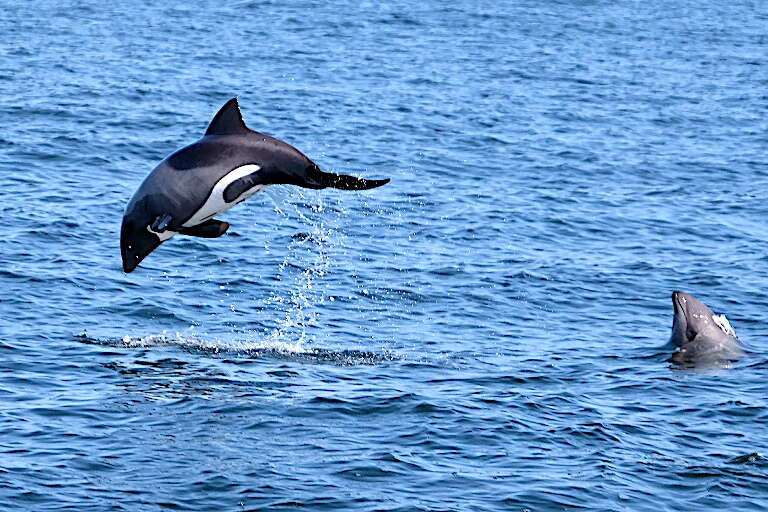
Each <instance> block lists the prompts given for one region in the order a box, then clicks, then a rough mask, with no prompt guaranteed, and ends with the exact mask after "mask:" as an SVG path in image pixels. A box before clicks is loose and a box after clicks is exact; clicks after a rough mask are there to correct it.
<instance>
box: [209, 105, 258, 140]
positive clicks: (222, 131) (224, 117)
mask: <svg viewBox="0 0 768 512" xmlns="http://www.w3.org/2000/svg"><path fill="white" fill-rule="evenodd" d="M250 131H251V130H249V129H248V127H247V126H245V121H243V115H242V114H241V113H240V105H238V104H237V98H232V99H231V100H229V101H228V102H226V103H225V104H224V106H223V107H221V109H220V110H219V111H218V112H217V113H216V115H215V116H213V121H211V124H209V125H208V129H207V130H206V131H205V134H206V135H239V134H246V133H250Z"/></svg>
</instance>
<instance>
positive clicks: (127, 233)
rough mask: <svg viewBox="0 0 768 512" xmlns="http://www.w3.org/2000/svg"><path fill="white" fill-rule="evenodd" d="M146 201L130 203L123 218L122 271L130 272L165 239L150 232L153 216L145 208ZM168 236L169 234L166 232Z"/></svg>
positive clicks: (121, 242) (121, 238)
mask: <svg viewBox="0 0 768 512" xmlns="http://www.w3.org/2000/svg"><path fill="white" fill-rule="evenodd" d="M146 203H147V201H138V202H136V203H134V202H131V203H130V204H129V205H128V209H127V210H126V212H125V216H123V225H122V227H121V228H120V255H121V256H122V258H123V271H124V272H126V273H128V272H132V271H133V270H134V269H135V268H136V267H137V266H138V265H139V263H141V260H143V259H144V258H146V257H147V255H148V254H149V253H151V252H152V251H154V250H155V249H157V247H158V246H159V245H160V244H161V243H162V242H163V241H164V240H165V239H167V238H170V236H168V237H166V238H165V239H161V236H163V235H164V233H160V234H158V233H156V232H153V231H151V226H152V223H153V222H154V221H155V219H156V216H153V215H152V214H151V212H150V211H149V209H148V208H147V204H146ZM166 233H168V234H169V235H170V234H171V232H166Z"/></svg>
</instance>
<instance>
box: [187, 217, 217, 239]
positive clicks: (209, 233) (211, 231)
mask: <svg viewBox="0 0 768 512" xmlns="http://www.w3.org/2000/svg"><path fill="white" fill-rule="evenodd" d="M228 229H229V222H224V221H220V220H216V219H210V220H207V221H205V222H203V223H202V224H198V225H197V226H192V227H190V228H181V229H179V233H181V234H182V235H187V236H197V237H200V238H219V237H220V236H221V235H223V234H224V233H226V232H227V230H228Z"/></svg>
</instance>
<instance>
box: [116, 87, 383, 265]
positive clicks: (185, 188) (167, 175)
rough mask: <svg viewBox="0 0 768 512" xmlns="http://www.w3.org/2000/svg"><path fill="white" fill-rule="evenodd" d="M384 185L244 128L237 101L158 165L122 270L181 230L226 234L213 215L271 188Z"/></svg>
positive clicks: (126, 222)
mask: <svg viewBox="0 0 768 512" xmlns="http://www.w3.org/2000/svg"><path fill="white" fill-rule="evenodd" d="M386 183H389V179H383V180H366V179H362V178H356V177H354V176H346V175H338V174H331V173H326V172H323V171H321V170H320V168H319V167H318V166H317V164H315V163H314V162H313V161H312V160H310V159H309V158H307V157H306V156H305V155H304V154H303V153H302V152H301V151H299V150H298V149H296V148H294V147H293V146H291V145H290V144H287V143H285V142H283V141H281V140H278V139H276V138H274V137H270V136H269V135H265V134H263V133H259V132H256V131H253V130H251V129H250V128H248V127H247V126H245V122H244V121H243V117H242V115H241V114H240V107H239V106H238V104H237V98H232V99H231V100H229V101H228V102H227V103H226V104H225V105H224V106H223V107H222V108H221V110H219V112H218V113H217V114H216V116H215V117H214V118H213V121H211V124H210V125H209V126H208V130H207V131H206V132H205V135H204V136H203V138H202V139H200V140H198V141H197V142H195V143H194V144H192V145H190V146H187V147H185V148H182V149H180V150H178V151H176V152H175V153H173V154H172V155H170V156H168V157H167V158H166V159H165V160H163V161H162V162H160V164H159V165H158V166H157V167H155V169H154V170H153V171H152V172H151V173H150V174H149V176H147V178H146V179H145V180H144V182H143V183H142V184H141V186H140V187H139V189H138V190H137V191H136V193H135V194H134V196H133V198H132V199H131V201H130V202H129V203H128V206H127V207H126V209H125V215H124V216H123V225H122V228H121V230H120V253H121V255H122V258H123V270H124V271H125V272H131V271H133V269H135V268H136V266H137V265H138V264H139V263H140V262H141V261H142V260H143V259H144V258H146V257H147V255H148V254H149V253H151V252H152V251H154V250H155V249H156V248H157V247H158V246H159V245H160V244H161V243H163V242H164V241H166V240H168V239H169V238H171V237H172V236H174V235H176V234H177V233H181V234H182V235H189V236H198V237H203V238H216V237H219V236H221V235H223V234H224V233H225V232H226V231H227V229H228V228H229V224H228V223H226V222H223V221H220V220H217V219H214V218H213V217H214V216H215V215H218V214H220V213H222V212H225V211H226V210H229V209H230V208H232V207H233V206H234V205H236V204H237V203H239V202H241V201H243V200H245V199H247V198H248V197H250V196H252V195H253V194H255V193H257V192H260V191H262V190H264V188H265V187H266V186H267V185H272V184H289V185H298V186H300V187H304V188H313V189H320V188H326V187H332V188H338V189H342V190H367V189H371V188H376V187H380V186H382V185H385V184H386Z"/></svg>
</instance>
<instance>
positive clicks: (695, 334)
mask: <svg viewBox="0 0 768 512" xmlns="http://www.w3.org/2000/svg"><path fill="white" fill-rule="evenodd" d="M672 307H673V308H674V310H675V317H674V320H673V321H672V337H671V338H670V341H671V342H672V343H674V344H675V346H676V347H677V349H676V350H675V352H674V354H672V359H671V360H672V361H673V362H675V363H678V364H697V363H705V364H706V363H717V362H720V361H728V360H732V359H737V358H738V357H740V356H742V355H744V348H743V347H742V345H741V343H740V342H739V340H738V338H737V337H736V332H734V330H733V328H732V327H731V324H730V323H728V319H727V318H725V315H715V314H714V313H713V312H712V310H711V309H709V308H708V307H707V306H706V305H705V304H704V303H703V302H701V301H700V300H699V299H697V298H696V297H694V296H693V295H691V294H688V293H684V292H679V291H676V292H672Z"/></svg>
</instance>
